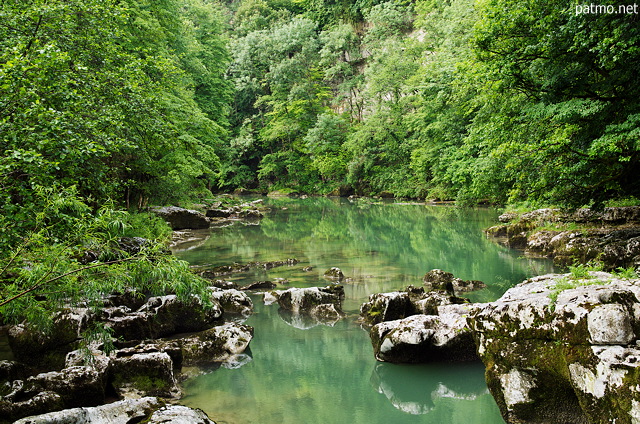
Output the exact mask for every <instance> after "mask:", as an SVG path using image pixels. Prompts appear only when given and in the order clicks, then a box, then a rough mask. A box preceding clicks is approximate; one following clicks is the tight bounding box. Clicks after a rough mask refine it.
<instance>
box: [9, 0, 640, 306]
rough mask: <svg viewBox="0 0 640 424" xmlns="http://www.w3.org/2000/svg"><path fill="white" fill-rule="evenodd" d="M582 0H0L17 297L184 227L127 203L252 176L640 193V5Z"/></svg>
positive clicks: (461, 196)
mask: <svg viewBox="0 0 640 424" xmlns="http://www.w3.org/2000/svg"><path fill="white" fill-rule="evenodd" d="M609 3H611V5H613V2H604V3H603V4H609ZM616 7H617V6H616ZM612 10H614V8H613V7H612ZM578 12H579V11H578V8H576V4H575V3H573V2H568V1H560V0H550V1H544V2H532V1H525V0H475V1H474V0H450V1H435V0H417V1H407V0H402V1H387V2H384V1H379V0H357V1H329V0H238V1H231V2H220V3H219V2H215V1H211V0H64V1H63V0H49V1H46V0H5V1H2V2H0V150H1V152H2V154H1V156H0V207H1V209H2V215H1V216H0V226H1V227H2V234H1V235H0V258H2V261H3V263H2V266H1V267H0V279H1V280H2V282H3V285H2V288H3V293H2V296H1V299H2V300H0V309H1V308H2V307H4V305H6V304H8V303H9V301H11V302H12V304H16V302H15V300H16V299H27V298H28V297H29V296H28V295H35V293H34V292H37V291H38V290H39V289H41V288H42V287H44V286H46V285H47V283H49V282H51V283H54V282H55V283H56V284H59V283H62V282H64V283H65V284H67V283H69V284H71V285H70V286H68V287H66V289H69V288H70V287H71V288H72V287H73V283H74V281H73V279H72V278H71V279H70V278H67V277H66V276H67V275H68V274H67V273H68V272H71V274H69V275H72V276H73V277H74V278H79V276H80V275H81V274H82V272H81V271H82V270H83V269H84V266H83V265H86V263H84V264H83V262H82V261H81V260H80V259H79V258H81V257H82V255H83V254H85V253H86V251H87V249H93V251H95V252H98V253H100V252H103V253H104V252H108V251H110V250H111V249H113V248H114V243H116V241H117V240H118V238H119V237H122V236H124V235H130V236H135V235H141V236H145V237H147V238H149V239H154V240H156V241H159V242H160V241H162V239H163V237H165V238H166V236H167V229H166V227H163V225H162V224H161V223H159V222H157V221H156V220H155V219H154V218H152V217H150V216H147V215H129V214H128V213H126V212H124V210H129V211H131V212H133V211H139V210H142V211H144V210H145V208H146V207H148V206H149V205H154V204H155V205H164V204H188V203H189V202H194V201H199V200H202V199H206V198H208V197H211V195H212V193H216V192H223V191H232V190H235V189H238V188H245V189H257V190H259V191H262V192H264V191H272V190H284V191H286V190H295V191H298V192H304V193H318V194H329V193H338V194H358V195H366V196H369V195H379V194H382V193H385V194H386V195H389V194H391V195H395V196H404V197H413V198H438V199H452V200H458V201H459V202H460V203H462V204H473V203H474V202H478V201H491V202H496V203H500V204H505V203H518V202H532V203H537V204H541V205H548V204H556V205H560V206H581V205H595V206H601V205H602V204H604V203H606V202H610V201H615V200H619V199H629V198H631V199H632V201H633V198H634V197H635V198H637V197H638V196H640V178H638V175H639V174H638V170H639V169H640V163H639V162H640V154H639V152H640V96H639V94H640V93H639V91H640V88H639V85H638V84H637V76H638V75H639V74H640V47H639V46H640V17H639V16H638V14H637V13H618V11H617V9H615V12H614V13H607V12H606V11H601V12H600V13H582V9H581V10H580V13H578ZM116 244H117V243H116ZM149 252H151V251H145V255H147V254H150V253H149ZM145 255H142V256H140V257H137V258H138V259H144V260H143V261H142V262H143V263H146V264H147V265H149V264H150V262H149V260H150V259H149V257H148V256H145ZM98 256H100V255H99V254H98ZM103 256H104V257H102V259H101V260H103V261H105V262H110V261H113V260H115V261H116V262H118V263H119V262H121V261H123V260H124V259H123V258H128V257H129V256H127V255H124V256H123V254H120V256H118V255H116V256H115V257H114V256H113V255H111V256H109V255H107V254H106V253H105V255H103ZM134 256H135V255H134ZM154 257H155V256H154ZM114 258H115V259H114ZM126 260H127V261H128V260H129V259H126ZM154 260H155V259H154ZM145 261H146V262H145ZM34 263H42V264H45V265H43V266H42V267H41V268H39V267H35V266H32V264H34ZM176 264H177V262H176V263H175V264H174V265H176ZM183 265H184V264H183ZM183 265H181V266H183ZM149 266H150V265H149ZM169 268H171V266H170V267H169ZM183 268H185V267H184V266H183ZM90 269H92V268H90ZM109 269H111V270H115V267H110V268H109ZM158 269H160V268H158ZM171 269H173V268H171ZM147 271H148V270H147ZM127 272H128V271H127ZM125 274H126V272H125ZM123 275H124V274H123ZM126 275H127V278H129V280H128V281H124V280H118V281H119V283H118V284H125V285H126V284H130V283H131V282H132V281H134V280H135V278H137V277H132V276H131V274H126ZM63 277H65V278H63ZM87 278H93V277H87ZM185 278H186V279H185V280H184V281H190V280H189V278H187V277H185ZM116 280H117V279H116ZM114 281H115V280H114ZM135 281H137V280H135ZM191 283H193V281H191ZM191 283H189V284H191ZM196 283H197V282H196ZM141 284H142V283H141ZM181 284H182V283H181ZM185 284H187V283H185ZM187 285H188V284H187ZM196 285H197V284H196ZM66 289H65V290H66ZM107 289H108V288H105V290H107ZM65 290H59V291H55V293H63V294H65V295H68V291H65ZM180 290H182V289H180ZM182 291H183V292H185V293H186V292H187V291H188V290H186V289H184V290H182ZM14 296H17V297H14ZM49 298H50V299H54V298H58V297H56V296H50V297H49ZM59 298H62V295H60V297H59ZM33 305H39V306H38V307H40V306H41V305H42V304H41V303H37V304H36V303H34V304H32V306H33ZM28 310H29V309H28V308H22V309H20V308H15V309H12V310H11V311H9V310H7V309H6V308H5V309H4V312H2V311H0V312H2V313H3V314H5V316H10V315H11V314H16V317H18V316H22V315H24V314H25V312H24V311H28Z"/></svg>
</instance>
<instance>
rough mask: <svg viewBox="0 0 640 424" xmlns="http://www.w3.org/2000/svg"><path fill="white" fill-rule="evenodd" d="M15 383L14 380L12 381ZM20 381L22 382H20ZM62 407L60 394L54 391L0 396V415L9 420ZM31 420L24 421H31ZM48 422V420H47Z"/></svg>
mask: <svg viewBox="0 0 640 424" xmlns="http://www.w3.org/2000/svg"><path fill="white" fill-rule="evenodd" d="M18 381H19V382H21V380H16V382H18ZM14 383H15V382H14ZM21 383H22V382H21ZM63 408H64V403H63V401H62V398H61V397H60V395H58V394H57V393H54V392H39V393H35V394H33V395H27V396H20V397H18V398H15V399H14V398H11V397H9V398H7V397H6V396H5V397H3V398H0V417H2V419H5V420H9V422H11V421H14V420H17V419H19V418H22V417H26V416H29V415H35V414H44V413H46V412H50V411H57V410H61V409H63ZM31 422H32V421H24V423H25V424H26V423H31ZM49 422H50V421H49Z"/></svg>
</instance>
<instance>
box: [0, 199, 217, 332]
mask: <svg viewBox="0 0 640 424" xmlns="http://www.w3.org/2000/svg"><path fill="white" fill-rule="evenodd" d="M36 192H37V196H39V197H38V199H39V200H40V202H39V203H40V205H42V210H40V211H39V212H38V213H37V214H36V216H35V217H34V220H33V222H32V224H33V227H32V229H31V230H28V231H26V232H23V233H21V234H20V237H19V238H16V240H17V241H16V242H14V243H13V245H10V246H4V249H3V250H2V253H3V254H2V256H1V257H0V318H1V320H2V322H3V323H18V322H21V321H23V320H27V321H28V322H29V323H30V324H31V325H34V326H36V327H38V328H41V329H45V330H46V329H47V327H48V326H49V325H50V324H51V319H52V316H53V314H54V313H55V311H57V310H59V309H60V308H62V307H64V306H67V305H81V304H83V305H87V306H89V307H93V308H99V307H100V305H102V303H103V302H102V301H103V298H104V296H105V295H108V294H110V293H113V292H124V291H125V290H135V291H138V292H139V293H147V294H154V295H159V294H165V293H175V294H176V295H178V296H179V297H180V298H182V299H187V298H188V297H190V296H192V295H199V296H201V298H203V299H208V297H207V296H205V294H206V287H207V284H206V282H205V281H204V280H203V279H201V278H199V277H197V276H196V275H194V274H193V273H192V272H191V271H190V269H189V266H188V264H187V263H185V262H183V261H179V260H177V259H176V258H175V257H173V256H172V255H168V254H167V253H166V248H165V247H164V243H163V242H164V241H165V240H166V236H167V228H166V224H164V227H162V225H161V224H160V223H159V222H158V221H157V220H156V219H151V218H150V217H149V216H144V215H141V216H131V215H129V214H128V213H127V212H125V211H118V210H114V209H111V208H110V207H108V206H106V207H103V208H100V209H99V210H98V211H97V212H95V213H91V212H90V210H89V208H88V207H87V206H86V205H85V204H84V203H83V202H82V201H81V200H80V199H79V198H78V197H77V196H76V195H75V194H74V193H73V192H70V191H66V192H65V191H62V192H60V191H58V190H50V189H38V190H36ZM132 224H135V225H136V227H132V226H131V225H132ZM126 235H128V236H134V237H138V236H140V235H157V236H158V237H159V238H155V239H145V240H140V242H139V243H137V244H134V245H133V246H127V245H126V242H125V240H123V237H125V236H126ZM90 333H91V334H94V335H95V334H98V333H100V332H98V331H91V332H90Z"/></svg>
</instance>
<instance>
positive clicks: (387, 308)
mask: <svg viewBox="0 0 640 424" xmlns="http://www.w3.org/2000/svg"><path fill="white" fill-rule="evenodd" d="M468 302H469V301H468V300H467V299H464V298H461V297H457V296H454V295H453V294H452V293H450V292H446V291H442V290H432V291H425V289H424V288H423V287H414V286H408V287H407V288H406V289H405V290H403V291H396V292H389V293H374V294H371V295H369V300H368V301H367V302H365V303H363V304H362V305H361V306H360V317H361V319H362V321H363V323H364V324H366V325H375V324H378V323H381V322H384V321H393V320H398V319H402V318H406V317H409V316H411V315H417V314H426V315H437V314H438V307H440V306H443V305H451V304H462V303H468Z"/></svg>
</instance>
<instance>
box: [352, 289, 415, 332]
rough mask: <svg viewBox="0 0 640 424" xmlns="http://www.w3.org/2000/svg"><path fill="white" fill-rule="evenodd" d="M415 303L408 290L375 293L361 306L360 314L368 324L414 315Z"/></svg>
mask: <svg viewBox="0 0 640 424" xmlns="http://www.w3.org/2000/svg"><path fill="white" fill-rule="evenodd" d="M415 313H416V310H415V307H414V305H413V304H412V303H411V299H410V298H409V294H408V293H407V292H399V291H398V292H390V293H374V294H371V295H369V301H368V302H365V303H363V304H362V305H361V306H360V315H361V316H362V317H363V319H364V322H365V323H366V324H368V325H374V324H378V323H380V322H383V321H392V320H396V319H401V318H405V317H408V316H410V315H414V314H415Z"/></svg>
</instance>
